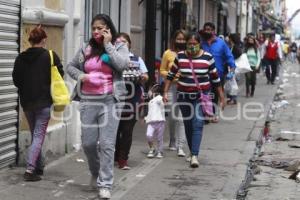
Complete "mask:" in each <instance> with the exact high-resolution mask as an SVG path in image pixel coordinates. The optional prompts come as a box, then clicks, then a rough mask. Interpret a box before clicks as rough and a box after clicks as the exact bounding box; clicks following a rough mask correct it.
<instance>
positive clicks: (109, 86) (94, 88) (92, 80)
mask: <svg viewBox="0 0 300 200" xmlns="http://www.w3.org/2000/svg"><path fill="white" fill-rule="evenodd" d="M84 70H85V73H86V74H87V80H86V81H84V82H83V84H82V92H83V93H84V94H111V93H112V92H113V71H112V69H111V68H110V67H109V66H108V65H107V64H106V63H104V62H102V60H101V59H99V57H98V56H96V57H92V58H89V59H88V60H86V62H85V65H84Z"/></svg>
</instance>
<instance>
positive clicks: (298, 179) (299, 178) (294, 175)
mask: <svg viewBox="0 0 300 200" xmlns="http://www.w3.org/2000/svg"><path fill="white" fill-rule="evenodd" d="M299 172H300V170H297V171H295V172H294V173H292V174H291V175H290V177H289V179H292V180H295V181H296V182H297V183H299V182H300V175H299Z"/></svg>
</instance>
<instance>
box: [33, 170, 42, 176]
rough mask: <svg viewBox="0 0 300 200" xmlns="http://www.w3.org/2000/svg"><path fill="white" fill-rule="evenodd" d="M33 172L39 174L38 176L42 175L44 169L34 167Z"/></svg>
mask: <svg viewBox="0 0 300 200" xmlns="http://www.w3.org/2000/svg"><path fill="white" fill-rule="evenodd" d="M34 172H35V173H36V175H39V176H43V175H44V170H42V169H36V170H34Z"/></svg>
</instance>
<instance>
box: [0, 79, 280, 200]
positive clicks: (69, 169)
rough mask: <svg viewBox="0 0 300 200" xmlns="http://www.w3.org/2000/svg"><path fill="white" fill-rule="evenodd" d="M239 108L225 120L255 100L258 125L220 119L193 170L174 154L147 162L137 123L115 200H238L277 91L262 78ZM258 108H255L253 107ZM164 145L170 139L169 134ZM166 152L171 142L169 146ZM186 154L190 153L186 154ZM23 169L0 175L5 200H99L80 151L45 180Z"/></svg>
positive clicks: (52, 167) (208, 131) (51, 168)
mask: <svg viewBox="0 0 300 200" xmlns="http://www.w3.org/2000/svg"><path fill="white" fill-rule="evenodd" d="M240 90H241V91H240V97H239V100H238V101H239V104H238V105H237V106H227V107H226V108H225V111H224V115H225V116H227V117H228V116H234V115H235V113H237V112H241V113H242V111H243V110H244V109H241V108H242V107H243V106H245V105H247V103H251V102H253V101H255V102H256V103H261V104H263V105H264V110H263V111H262V112H259V113H252V114H251V116H252V117H259V116H261V115H262V118H261V119H258V120H247V119H245V118H241V119H240V120H226V121H225V120H221V121H220V122H219V123H218V124H209V125H206V126H205V128H204V136H203V140H202V145H201V151H200V155H199V160H200V167H199V168H198V169H192V168H190V167H189V165H188V163H187V162H186V161H185V158H178V157H177V156H176V152H172V151H168V150H167V149H166V150H165V154H164V155H165V158H163V159H146V158H145V157H146V152H147V150H148V149H147V145H146V139H145V124H142V123H140V122H138V123H137V125H136V127H135V130H134V136H133V137H134V140H133V145H132V150H131V154H130V159H129V165H130V166H131V167H132V169H131V170H129V171H122V170H119V169H118V168H115V184H114V188H113V193H112V194H113V198H112V199H123V200H161V199H164V200H171V199H172V200H208V199H218V200H219V199H223V200H227V199H228V200H231V199H235V195H236V191H237V190H238V188H239V186H240V184H241V182H242V180H243V179H244V175H245V171H246V168H247V164H248V161H249V159H250V157H251V156H252V155H253V150H254V148H255V141H256V139H257V138H256V137H257V136H258V135H259V130H260V129H261V128H262V126H263V123H264V121H265V120H264V117H265V116H266V113H267V111H268V108H269V105H270V103H271V101H272V99H273V96H274V94H275V91H276V87H275V86H271V85H266V81H265V78H263V76H262V74H260V75H259V76H258V85H257V89H256V92H255V97H254V98H249V99H246V98H245V90H244V85H242V86H241V88H240ZM250 107H251V108H256V107H255V105H250ZM165 136H166V137H165V142H167V141H168V134H167V133H166V134H165ZM165 146H166V147H167V143H166V144H165ZM186 152H187V151H186ZM23 173H24V168H14V169H8V170H3V171H1V172H0V199H1V200H35V199H43V200H55V199H59V200H71V199H74V200H79V199H86V200H91V199H97V192H95V191H89V190H88V187H87V186H88V183H89V172H88V169H87V163H86V159H85V157H84V155H83V153H82V152H77V153H73V154H70V155H68V156H66V157H64V158H61V159H59V160H57V161H54V162H52V163H50V164H49V165H48V166H47V168H46V170H45V176H44V177H43V180H42V181H40V182H37V183H28V182H24V181H23V178H22V175H23Z"/></svg>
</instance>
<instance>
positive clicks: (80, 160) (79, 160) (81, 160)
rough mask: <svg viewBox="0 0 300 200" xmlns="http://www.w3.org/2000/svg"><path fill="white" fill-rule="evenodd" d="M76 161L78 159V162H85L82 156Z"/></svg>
mask: <svg viewBox="0 0 300 200" xmlns="http://www.w3.org/2000/svg"><path fill="white" fill-rule="evenodd" d="M76 161H77V162H84V160H83V159H81V158H77V159H76Z"/></svg>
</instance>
